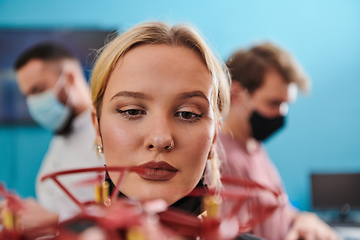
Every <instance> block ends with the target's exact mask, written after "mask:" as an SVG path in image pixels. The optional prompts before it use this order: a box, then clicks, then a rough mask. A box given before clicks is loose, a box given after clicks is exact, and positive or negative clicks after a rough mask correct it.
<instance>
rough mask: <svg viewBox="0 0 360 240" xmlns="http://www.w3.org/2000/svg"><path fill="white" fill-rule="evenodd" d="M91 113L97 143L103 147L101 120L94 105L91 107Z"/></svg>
mask: <svg viewBox="0 0 360 240" xmlns="http://www.w3.org/2000/svg"><path fill="white" fill-rule="evenodd" d="M90 114H91V121H92V124H93V127H94V130H95V143H96V144H97V145H98V146H100V147H103V146H102V139H101V132H100V122H99V120H98V117H97V111H96V109H95V108H94V107H91V110H90Z"/></svg>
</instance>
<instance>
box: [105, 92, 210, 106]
mask: <svg viewBox="0 0 360 240" xmlns="http://www.w3.org/2000/svg"><path fill="white" fill-rule="evenodd" d="M117 97H130V98H137V99H144V100H151V97H149V96H147V95H146V94H144V93H140V92H130V91H121V92H118V93H116V94H115V95H114V96H112V98H111V99H110V101H111V100H113V99H115V98H117ZM193 97H201V98H203V99H205V100H206V102H208V103H209V99H208V98H207V97H206V95H205V94H204V93H203V92H201V91H191V92H184V93H180V94H179V95H178V97H177V99H179V100H184V99H189V98H193Z"/></svg>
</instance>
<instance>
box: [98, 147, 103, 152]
mask: <svg viewBox="0 0 360 240" xmlns="http://www.w3.org/2000/svg"><path fill="white" fill-rule="evenodd" d="M97 150H98V152H99V153H102V152H103V149H102V147H101V146H100V145H97Z"/></svg>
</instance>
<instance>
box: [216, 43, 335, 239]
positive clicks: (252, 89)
mask: <svg viewBox="0 0 360 240" xmlns="http://www.w3.org/2000/svg"><path fill="white" fill-rule="evenodd" d="M226 65H227V66H228V68H229V71H230V74H231V78H232V86H231V106H230V112H229V114H228V116H227V117H226V120H225V122H224V126H223V128H222V133H221V134H220V137H219V138H220V140H221V143H222V146H223V147H224V155H223V156H221V160H222V164H223V166H222V171H221V174H222V175H224V176H231V177H236V178H243V179H250V180H253V181H255V182H257V183H260V184H262V185H263V186H266V187H268V188H270V189H273V190H276V191H278V192H284V191H285V190H284V189H283V186H282V181H281V178H280V176H279V174H278V172H277V169H276V167H275V166H274V165H273V163H272V162H271V160H270V158H269V156H268V154H267V153H266V150H265V148H264V146H263V144H262V143H261V142H262V141H264V140H266V139H267V138H268V137H270V136H271V135H272V134H273V133H275V132H276V131H277V130H278V129H280V128H281V127H283V125H284V123H285V116H286V115H287V112H288V104H289V103H290V102H292V101H294V100H295V98H296V93H297V88H299V89H300V90H302V91H303V92H306V91H307V90H308V88H309V81H308V79H307V77H306V76H305V74H304V73H303V71H302V70H301V68H300V66H299V65H298V64H297V63H296V62H295V60H294V59H293V58H292V57H291V56H290V54H289V53H287V52H286V51H285V50H283V49H281V48H280V47H278V46H275V45H274V44H271V43H262V44H259V45H255V46H253V47H251V48H250V49H242V50H239V51H237V52H235V53H234V54H233V55H232V56H231V57H230V58H229V60H228V61H227V63H226ZM263 198H265V197H263ZM260 201H261V202H263V203H265V204H266V203H269V202H270V200H269V199H260ZM239 218H241V216H239ZM253 233H254V234H255V235H257V236H260V237H263V238H265V239H270V240H276V239H277V240H279V239H288V240H295V239H300V238H301V239H305V240H310V239H337V236H336V234H335V232H334V231H333V230H332V229H331V228H330V227H329V226H328V225H326V224H325V223H324V222H323V221H322V220H320V219H319V218H318V217H317V216H316V215H315V214H312V213H307V212H306V213H304V212H303V213H302V212H298V211H297V210H295V209H294V208H293V207H292V206H291V204H290V203H289V204H288V205H287V206H286V207H282V208H280V209H278V210H276V211H275V213H273V214H272V215H271V216H270V217H269V218H267V219H266V220H265V221H264V222H262V223H261V224H259V225H258V226H257V227H255V228H254V229H253Z"/></svg>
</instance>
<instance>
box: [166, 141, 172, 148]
mask: <svg viewBox="0 0 360 240" xmlns="http://www.w3.org/2000/svg"><path fill="white" fill-rule="evenodd" d="M172 147H173V142H172V141H171V142H170V146H166V147H165V149H166V150H170V149H172Z"/></svg>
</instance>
